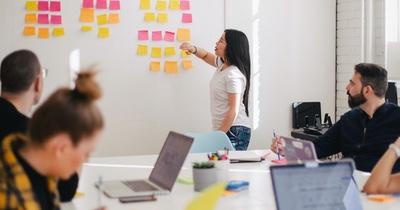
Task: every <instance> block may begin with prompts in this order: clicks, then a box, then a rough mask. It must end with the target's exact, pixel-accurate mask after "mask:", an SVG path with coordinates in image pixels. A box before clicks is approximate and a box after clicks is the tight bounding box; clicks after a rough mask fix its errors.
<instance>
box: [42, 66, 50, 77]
mask: <svg viewBox="0 0 400 210" xmlns="http://www.w3.org/2000/svg"><path fill="white" fill-rule="evenodd" d="M48 74H49V69H47V68H42V76H43V79H44V78H46V77H47V75H48Z"/></svg>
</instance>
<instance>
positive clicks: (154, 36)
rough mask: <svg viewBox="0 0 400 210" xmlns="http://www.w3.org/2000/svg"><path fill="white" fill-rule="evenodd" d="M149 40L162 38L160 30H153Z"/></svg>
mask: <svg viewBox="0 0 400 210" xmlns="http://www.w3.org/2000/svg"><path fill="white" fill-rule="evenodd" d="M151 40H153V41H161V40H162V33H161V31H153V32H152V33H151Z"/></svg>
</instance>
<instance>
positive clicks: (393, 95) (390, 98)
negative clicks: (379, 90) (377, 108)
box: [385, 82, 398, 104]
mask: <svg viewBox="0 0 400 210" xmlns="http://www.w3.org/2000/svg"><path fill="white" fill-rule="evenodd" d="M385 98H386V101H387V102H390V103H393V104H398V100H397V86H396V82H389V84H388V89H387V91H386V96H385Z"/></svg>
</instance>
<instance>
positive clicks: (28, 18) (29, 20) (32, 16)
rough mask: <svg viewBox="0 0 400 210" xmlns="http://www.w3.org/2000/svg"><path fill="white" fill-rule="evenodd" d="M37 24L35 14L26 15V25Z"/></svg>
mask: <svg viewBox="0 0 400 210" xmlns="http://www.w3.org/2000/svg"><path fill="white" fill-rule="evenodd" d="M36 22H37V17H36V14H35V13H31V14H26V15H25V23H26V24H35V23H36Z"/></svg>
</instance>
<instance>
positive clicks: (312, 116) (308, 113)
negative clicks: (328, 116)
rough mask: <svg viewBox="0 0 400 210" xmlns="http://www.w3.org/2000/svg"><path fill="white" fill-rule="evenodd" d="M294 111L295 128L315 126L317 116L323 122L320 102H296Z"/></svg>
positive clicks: (293, 107)
mask: <svg viewBox="0 0 400 210" xmlns="http://www.w3.org/2000/svg"><path fill="white" fill-rule="evenodd" d="M292 112H293V128H295V129H297V128H303V127H308V126H315V122H316V118H317V119H318V120H319V122H321V103H320V102H294V103H293V105H292Z"/></svg>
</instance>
